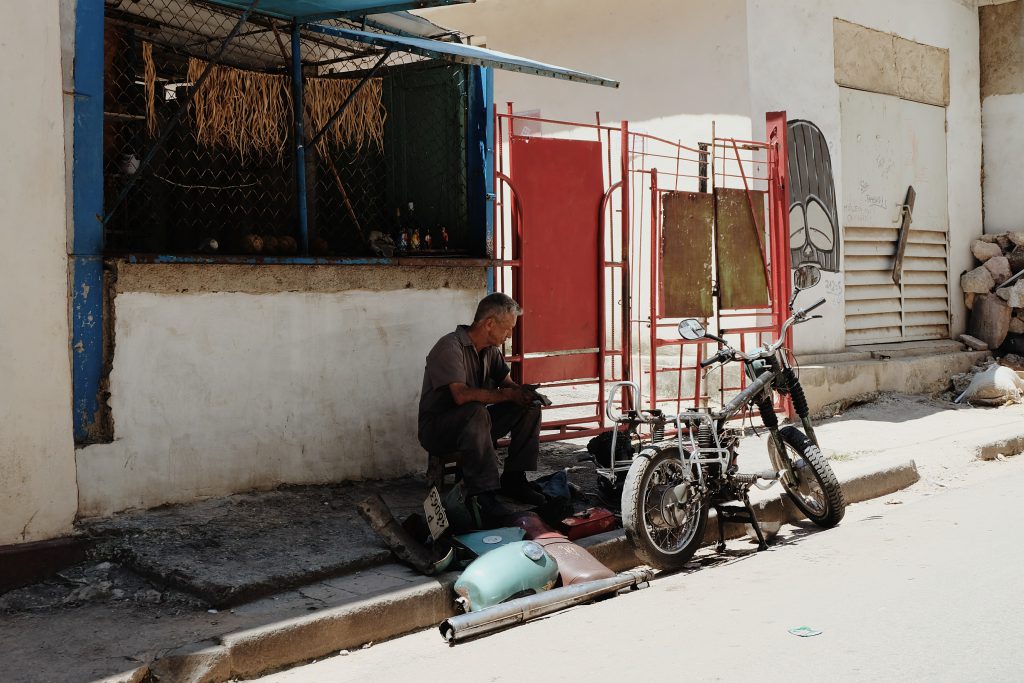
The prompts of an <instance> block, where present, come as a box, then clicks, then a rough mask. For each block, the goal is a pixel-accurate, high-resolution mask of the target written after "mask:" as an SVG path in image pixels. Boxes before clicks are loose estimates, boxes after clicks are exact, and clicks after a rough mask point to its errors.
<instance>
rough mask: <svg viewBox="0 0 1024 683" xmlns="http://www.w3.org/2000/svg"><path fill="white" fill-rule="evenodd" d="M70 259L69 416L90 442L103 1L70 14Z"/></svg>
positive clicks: (98, 283)
mask: <svg viewBox="0 0 1024 683" xmlns="http://www.w3.org/2000/svg"><path fill="white" fill-rule="evenodd" d="M74 68H75V79H74V82H75V86H74V87H75V96H74V97H75V99H74V112H75V121H74V128H73V131H74V132H73V135H74V157H73V162H72V179H73V180H72V202H73V205H72V206H73V208H72V218H73V225H72V229H73V231H74V232H73V239H72V254H71V283H72V284H71V310H72V316H71V317H72V328H71V352H72V367H71V372H72V411H73V413H74V429H75V441H77V442H81V441H85V440H87V439H88V438H89V435H90V433H91V431H92V427H93V426H94V424H95V423H96V418H97V414H98V413H99V407H100V403H99V391H100V380H101V379H102V376H103V257H102V254H103V224H102V223H101V222H100V221H101V218H102V216H103V0H78V4H77V6H76V9H75V67H74Z"/></svg>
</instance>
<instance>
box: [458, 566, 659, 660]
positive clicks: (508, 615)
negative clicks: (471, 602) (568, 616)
mask: <svg viewBox="0 0 1024 683" xmlns="http://www.w3.org/2000/svg"><path fill="white" fill-rule="evenodd" d="M652 578H654V572H652V571H651V570H649V569H634V570H631V571H626V572H622V573H621V574H617V575H615V576H613V577H612V578H610V579H598V580H596V581H588V582H586V583H581V584H577V585H573V586H564V587H562V588H553V589H551V590H549V591H544V592H542V593H537V594H535V595H529V596H526V597H523V598H517V599H515V600H509V601H508V602H505V603H502V604H500V605H495V606H494V607H488V608H487V609H484V610H480V611H479V612H469V613H467V614H460V615H458V616H455V617H451V618H449V619H445V620H444V621H443V622H442V623H441V625H440V626H439V627H438V629H439V630H440V631H441V636H442V637H443V638H444V639H445V640H446V641H448V642H449V643H450V644H454V643H455V642H457V641H460V640H465V639H467V638H472V637H474V636H481V635H484V634H485V633H490V632H491V631H496V630H498V629H501V628H506V627H508V626H513V625H515V624H519V623H522V622H524V621H530V620H531V619H536V618H538V617H542V616H544V615H546V614H552V613H554V612H558V611H560V610H563V609H566V608H569V607H572V606H574V605H580V604H582V603H584V602H589V601H591V600H595V599H597V598H600V597H602V596H604V595H608V594H609V593H615V592H618V591H620V590H622V589H624V588H634V587H640V586H641V585H642V584H646V583H649V582H650V581H651V579H652Z"/></svg>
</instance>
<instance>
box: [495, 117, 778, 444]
mask: <svg viewBox="0 0 1024 683" xmlns="http://www.w3.org/2000/svg"><path fill="white" fill-rule="evenodd" d="M785 121H786V119H785V113H784V112H776V113H772V114H769V116H768V120H767V124H768V130H767V133H768V134H767V136H766V137H767V138H768V140H767V141H766V142H758V141H749V140H736V139H733V138H720V137H716V136H715V135H714V130H713V129H712V131H711V136H710V138H709V140H708V142H706V143H698V144H696V145H694V146H692V147H691V146H686V145H683V144H681V143H679V142H672V141H669V140H664V139H661V138H658V137H655V136H651V135H647V134H641V133H632V132H630V130H629V126H628V123H625V122H624V123H622V124H621V125H620V126H606V125H601V123H600V118H598V121H597V122H596V123H592V124H583V123H575V122H565V121H554V120H550V119H541V118H538V117H526V116H518V115H515V114H513V113H512V109H511V106H509V109H508V112H507V113H505V114H499V115H498V116H497V117H496V138H497V140H498V150H497V156H496V169H495V175H496V183H495V187H496V188H497V194H498V199H497V202H496V209H495V214H496V220H495V243H494V252H493V253H494V255H495V259H496V261H497V263H498V267H497V277H496V285H497V288H498V289H499V290H500V291H505V292H508V293H509V294H511V295H512V296H513V297H515V298H516V299H517V300H518V301H519V302H520V304H521V305H522V306H523V308H524V311H525V314H524V316H523V318H522V319H521V321H520V323H519V326H518V328H517V330H518V331H517V333H516V335H515V336H514V337H513V340H512V345H511V349H510V350H509V351H510V353H509V359H510V361H511V363H512V367H513V372H514V373H515V375H514V376H515V377H516V378H517V379H518V380H520V381H524V382H543V383H544V384H545V387H546V391H547V393H548V394H549V396H551V398H552V399H554V400H555V405H553V406H552V407H551V408H549V409H547V411H546V412H545V421H544V433H543V434H542V439H544V440H556V439H564V438H573V437H578V436H589V435H591V434H594V433H597V432H600V431H602V430H603V429H607V428H608V427H609V425H607V424H606V420H605V418H604V413H603V402H604V395H605V386H606V385H607V384H608V383H609V382H613V381H620V380H632V381H634V382H637V383H638V384H639V385H640V387H641V394H642V398H641V399H640V403H641V405H642V406H644V407H647V408H660V409H663V410H667V411H671V410H673V409H674V410H676V411H678V410H680V409H682V408H684V407H687V406H694V405H702V404H708V403H724V402H726V401H727V400H728V398H729V396H730V395H732V394H734V393H735V392H737V391H739V390H741V389H742V388H743V387H744V386H745V384H746V377H745V376H744V375H743V373H742V372H739V371H738V370H739V368H738V366H736V365H735V364H733V365H732V366H731V367H725V368H722V367H719V368H717V369H714V370H712V371H711V372H710V373H704V372H703V371H701V370H700V367H699V363H700V360H701V359H702V358H704V357H705V356H706V355H708V354H707V352H706V350H705V345H706V343H707V342H687V341H685V340H682V339H680V338H679V337H678V335H677V334H676V333H675V328H676V325H677V323H678V321H679V317H672V316H669V315H667V314H666V313H667V312H671V313H672V314H673V315H674V316H679V315H681V313H680V311H681V310H682V309H680V308H679V307H678V306H669V307H666V291H665V286H666V285H665V283H666V278H665V275H666V273H665V272H664V269H663V265H664V263H663V262H664V260H665V258H666V254H668V255H669V256H668V258H669V259H670V260H671V259H672V256H671V254H672V253H673V252H672V251H671V250H664V247H665V224H664V207H665V204H666V197H667V196H672V197H679V196H690V197H692V198H697V199H701V197H702V195H701V194H699V193H708V195H709V196H710V199H709V200H708V201H710V202H711V203H712V204H713V206H714V207H715V208H714V211H715V219H714V223H715V226H716V227H715V228H714V230H715V234H716V235H721V234H722V233H723V232H724V226H725V225H726V221H725V219H724V218H723V217H722V216H724V215H725V213H723V212H726V211H727V210H728V208H726V209H723V208H722V207H724V206H726V204H727V203H728V202H731V205H730V206H731V207H732V211H733V212H734V213H737V212H738V213H746V212H747V211H749V214H748V215H747V216H746V218H748V219H749V225H750V226H752V228H751V229H748V232H747V233H744V235H741V237H745V238H746V239H748V240H750V239H754V236H755V235H756V242H754V243H753V244H754V245H755V249H754V253H755V254H756V253H758V252H759V253H760V255H761V258H760V262H759V263H756V264H751V263H747V264H746V265H743V264H742V263H741V261H742V259H739V260H738V258H739V257H738V256H736V255H735V254H731V253H730V251H729V249H730V248H731V246H730V245H732V244H733V242H734V241H735V239H736V238H735V236H730V237H729V238H728V239H720V241H719V244H718V246H717V247H716V248H715V252H716V255H717V261H716V262H715V263H713V267H712V269H711V271H709V273H713V274H712V275H711V277H712V279H713V280H714V282H715V283H716V284H718V285H719V287H718V289H717V290H716V291H715V293H714V296H713V297H712V299H713V302H712V303H713V306H712V307H711V308H710V309H709V310H708V312H707V315H703V316H701V317H705V318H706V319H707V324H708V326H709V329H711V330H714V331H717V332H718V333H719V334H722V335H723V336H726V337H727V338H728V339H729V340H730V343H731V344H732V345H733V346H734V347H735V348H738V349H749V348H753V347H755V346H758V345H760V344H762V343H764V341H767V340H768V339H769V338H772V339H773V338H775V335H776V334H777V332H778V330H779V329H780V328H781V324H782V322H783V321H784V320H785V319H786V317H787V315H788V313H787V311H786V310H785V302H786V301H787V300H788V296H789V291H790V290H789V287H790V282H789V273H790V269H789V249H788V234H789V228H788V218H789V215H788V205H789V202H788V194H787V189H786V185H785V178H786V173H785V169H786V140H785V131H786V125H785ZM524 124H526V125H524ZM542 126H543V127H544V128H545V131H544V133H545V136H544V137H540V136H539V135H535V136H532V137H531V136H528V135H522V134H520V133H519V132H513V131H521V130H523V129H527V128H529V129H532V130H534V131H537V130H539V129H540V128H541V127H542ZM552 128H554V129H556V130H557V129H563V130H565V131H566V133H565V134H564V135H562V136H551V135H549V130H551V129H552ZM553 132H554V131H553ZM506 148H507V149H506ZM702 203H705V202H703V200H702ZM765 216H767V221H766V220H765ZM766 223H767V225H766ZM679 251H680V249H678V248H677V249H676V252H675V253H678V252H679ZM682 251H685V250H682ZM748 252H749V250H748ZM709 258H710V256H709ZM755 260H756V259H755ZM751 265H756V267H757V268H758V269H762V270H763V282H764V286H765V289H766V291H765V292H764V296H763V301H755V302H754V303H755V304H756V305H750V303H751V300H750V299H749V297H747V299H746V305H747V307H746V308H740V307H739V305H740V304H744V299H743V297H737V296H734V295H730V293H729V292H730V290H729V287H728V284H729V282H728V281H729V278H730V277H732V276H733V275H736V276H737V277H738V276H739V275H748V274H749V273H750V272H751V270H752V269H751V267H750V266H751ZM730 273H732V275H730ZM668 274H669V275H670V276H671V275H678V273H677V271H676V270H675V269H670V272H669V273H668ZM704 277H707V275H706V274H705V276H704ZM692 279H694V280H695V281H696V280H698V279H700V276H699V274H698V275H695V276H694V277H693V278H692ZM733 279H734V280H735V278H733ZM670 280H671V278H670ZM677 280H678V278H677ZM723 289H724V290H726V291H725V292H724V293H723ZM709 290H710V287H709ZM755 298H756V297H755ZM694 317H696V316H694ZM673 380H674V381H673ZM623 400H624V401H628V398H624V399H623Z"/></svg>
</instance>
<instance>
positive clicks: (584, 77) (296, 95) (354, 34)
mask: <svg viewBox="0 0 1024 683" xmlns="http://www.w3.org/2000/svg"><path fill="white" fill-rule="evenodd" d="M212 1H213V2H214V3H215V4H218V5H221V6H224V7H231V8H232V9H235V10H237V9H240V8H239V7H237V6H234V5H232V4H230V3H220V2H217V1H216V0H212ZM466 2H476V0H417V1H412V2H406V3H401V4H394V5H384V6H381V7H373V8H367V9H364V10H359V11H358V12H341V13H331V14H330V15H310V16H306V17H303V19H302V20H301V21H300V20H299V18H298V17H291V19H292V20H293V21H292V32H291V48H292V54H291V57H290V58H288V57H287V56H286V55H284V54H283V53H282V56H285V57H286V62H287V61H290V62H291V63H290V65H289V66H290V67H291V72H292V83H293V85H292V88H293V97H292V105H293V116H292V119H293V131H294V136H293V137H294V140H295V156H296V164H295V183H296V194H297V202H296V204H297V208H298V214H299V215H298V219H299V237H300V239H299V242H300V248H301V252H302V255H304V256H307V255H309V217H308V208H307V206H306V193H307V190H306V164H305V150H306V147H307V146H315V145H316V143H317V142H318V141H319V140H320V138H322V137H323V135H324V133H325V132H326V131H327V130H328V129H329V128H330V126H331V124H333V123H334V122H335V121H336V120H337V119H338V118H339V117H340V116H342V115H343V114H344V113H345V111H346V110H347V109H348V107H349V105H350V104H351V103H352V101H353V100H354V99H355V96H356V95H357V94H358V93H359V91H360V90H362V88H363V86H365V85H366V83H367V82H368V81H369V80H370V79H371V78H373V77H374V76H375V75H376V74H377V72H378V71H379V70H380V69H381V67H382V66H383V65H384V62H385V61H387V59H388V57H389V56H390V55H391V54H392V53H393V52H394V51H396V50H401V51H403V52H410V53H412V54H416V55H419V56H421V57H426V58H428V59H434V60H438V61H442V62H449V63H457V64H465V65H470V66H482V67H491V68H499V69H505V70H510V71H517V72H520V73H528V74H534V75H538V76H547V77H552V78H560V79H563V80H568V81H575V82H580V83H588V84H592V85H603V86H606V87H618V85H619V84H618V82H617V81H613V80H610V79H606V78H601V77H599V76H592V75H590V74H585V73H582V72H578V71H573V70H570V69H563V68H560V67H554V66H551V65H547V64H542V63H540V62H534V61H532V60H527V59H523V58H519V57H514V56H512V55H503V54H502V53H499V52H494V51H491V50H485V49H483V48H475V47H472V46H467V45H462V44H461V43H458V44H448V43H444V42H442V41H438V40H431V39H424V38H416V37H408V36H392V35H387V34H384V33H379V34H375V33H368V32H366V31H356V30H352V29H341V28H336V27H332V26H324V25H322V24H320V23H317V22H319V21H324V20H329V19H337V18H351V16H353V15H359V16H362V17H363V18H364V20H365V17H366V15H372V14H381V13H387V12H398V11H403V10H407V9H418V8H423V7H429V6H439V5H451V4H462V3H466ZM259 4H260V0H249V2H248V5H247V6H246V7H245V8H244V9H243V10H242V13H241V15H239V17H238V21H237V22H235V25H234V27H233V28H232V29H231V32H230V33H229V34H228V35H227V36H226V37H225V38H224V39H223V40H222V41H221V44H220V46H219V47H218V48H217V52H216V54H215V55H214V57H213V58H212V59H210V60H209V61H207V63H206V67H205V68H204V69H203V72H202V74H201V75H200V76H199V78H198V79H197V80H196V82H195V84H194V85H193V87H192V89H191V92H190V93H189V94H188V97H187V98H186V100H185V101H184V103H182V104H181V106H179V108H178V110H177V112H175V115H174V118H173V119H172V120H171V122H170V123H169V124H168V125H167V126H166V127H165V128H164V130H163V131H162V132H161V134H160V136H159V137H158V138H157V139H156V141H155V142H154V143H153V145H152V147H150V149H149V151H148V152H147V153H146V156H145V157H143V159H142V160H141V161H140V162H139V167H138V169H137V170H136V171H135V173H134V174H132V177H131V178H130V179H129V181H128V182H127V183H126V184H125V186H124V187H123V188H122V189H121V192H120V193H119V194H118V196H117V198H116V199H115V200H114V202H113V203H112V204H111V205H110V208H109V209H108V210H107V212H106V214H105V215H104V216H102V217H101V218H100V221H101V223H103V224H106V223H108V222H109V221H110V218H111V217H112V216H113V215H114V213H115V212H116V211H117V209H118V208H119V207H120V206H121V204H122V203H123V202H124V200H125V199H126V198H127V197H128V194H129V193H130V192H131V190H132V188H134V187H135V184H136V183H137V182H138V180H139V178H141V177H142V172H143V171H144V170H145V169H146V168H148V166H149V164H150V163H151V162H152V161H153V158H154V157H155V156H156V153H157V152H158V151H159V150H160V148H161V147H163V145H164V144H165V143H166V142H167V140H168V139H169V138H170V135H171V133H172V132H174V131H175V130H176V129H177V127H178V126H179V125H180V123H181V121H182V120H184V118H185V117H184V113H185V112H186V111H188V108H189V105H191V103H192V100H193V99H194V98H195V96H196V93H197V92H199V90H200V89H201V88H202V87H203V84H204V83H205V81H206V78H207V76H208V75H209V73H210V71H211V70H212V69H213V67H214V66H219V65H220V63H221V60H222V58H223V55H224V51H225V50H226V49H227V46H228V45H229V44H230V43H231V41H232V40H234V39H235V37H236V36H238V35H239V33H240V32H241V31H242V29H243V28H244V27H245V25H246V23H248V22H249V20H250V17H251V15H253V14H263V15H265V16H269V17H272V18H277V19H282V18H284V19H287V18H289V17H281V16H278V15H277V14H276V13H268V12H261V11H260V10H259ZM273 30H275V33H276V29H273ZM302 30H305V31H311V32H313V33H319V34H322V35H327V36H332V37H335V38H341V39H343V40H346V41H350V42H357V43H362V44H366V45H372V46H374V47H377V48H382V49H383V54H382V56H381V57H380V58H379V59H378V60H377V62H376V63H375V64H374V66H373V68H372V69H369V70H368V71H366V72H365V73H363V75H362V76H361V78H360V79H359V83H358V84H357V85H356V87H355V88H354V89H353V90H352V92H351V93H350V94H349V95H348V97H347V98H346V99H345V101H344V102H343V103H342V104H341V106H340V107H339V108H338V109H337V111H335V112H334V113H333V114H332V115H331V117H330V118H329V119H328V120H327V122H326V123H325V124H324V126H323V127H322V128H321V129H320V130H319V131H317V132H316V133H315V134H314V135H312V136H311V137H310V139H309V142H306V135H305V131H304V126H303V118H304V110H303V94H304V90H305V82H304V79H303V73H302V67H303V64H302V42H301V31H302ZM442 46H444V47H442ZM339 49H342V48H341V47H340V46H339Z"/></svg>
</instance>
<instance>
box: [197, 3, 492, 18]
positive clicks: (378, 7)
mask: <svg viewBox="0 0 1024 683" xmlns="http://www.w3.org/2000/svg"><path fill="white" fill-rule="evenodd" d="M210 2H212V3H214V4H217V5H223V6H225V7H231V8H234V9H240V10H245V9H249V6H250V5H251V4H252V0H210ZM467 2H476V0H260V3H259V4H258V5H257V6H256V8H255V9H254V10H253V11H254V12H256V13H258V14H265V15H267V16H271V17H277V18H279V19H291V20H293V21H317V20H320V19H327V18H330V17H344V16H352V15H362V14H383V13H385V12H399V11H402V10H410V9H423V8H425V7H439V6H442V5H458V4H462V3H467Z"/></svg>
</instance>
